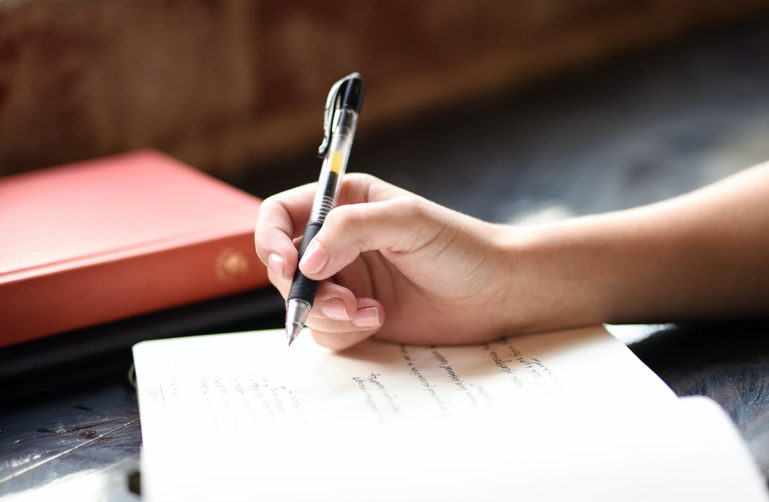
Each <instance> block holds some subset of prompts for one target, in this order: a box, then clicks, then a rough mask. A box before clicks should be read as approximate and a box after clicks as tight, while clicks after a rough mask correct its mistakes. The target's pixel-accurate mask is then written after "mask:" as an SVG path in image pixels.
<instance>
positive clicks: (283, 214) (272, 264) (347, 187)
mask: <svg viewBox="0 0 769 502" xmlns="http://www.w3.org/2000/svg"><path fill="white" fill-rule="evenodd" d="M316 187H317V184H316V183H312V184H309V185H304V186H301V187H298V188H294V189H292V190H287V191H285V192H282V193H279V194H277V195H273V196H272V197H269V198H267V199H265V200H264V202H263V203H262V206H261V207H260V208H259V217H258V219H257V222H256V228H255V230H254V244H255V246H256V254H257V255H258V256H259V259H260V260H261V261H262V263H264V264H265V265H267V266H268V267H269V268H270V269H271V270H272V271H273V272H275V274H277V275H278V276H279V277H282V278H287V277H291V276H292V275H293V272H294V269H295V268H296V258H297V251H296V246H295V245H294V243H293V242H292V239H294V238H296V237H298V236H301V235H302V232H303V231H304V225H305V224H306V223H307V220H308V219H309V215H310V210H311V209H312V201H313V198H314V196H315V189H316ZM400 193H406V192H404V191H403V190H401V189H399V188H397V187H395V186H393V185H390V184H388V183H385V182H384V181H381V180H379V179H377V178H375V177H373V176H370V175H366V174H350V175H348V176H347V177H346V178H345V180H344V183H343V184H342V189H341V192H340V195H339V203H338V205H344V204H358V203H361V202H368V201H378V200H386V199H388V198H391V197H394V196H396V195H398V194H400Z"/></svg>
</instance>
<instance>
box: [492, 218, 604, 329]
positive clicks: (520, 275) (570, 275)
mask: <svg viewBox="0 0 769 502" xmlns="http://www.w3.org/2000/svg"><path fill="white" fill-rule="evenodd" d="M501 227H502V228H501V229H500V231H499V232H498V235H499V238H498V239H497V242H496V243H495V245H496V246H497V247H498V248H499V249H500V253H501V254H502V255H503V256H504V259H503V260H502V267H501V269H502V270H503V272H502V273H501V274H500V277H501V278H502V280H503V281H505V282H506V284H507V285H508V287H507V288H505V293H506V294H505V297H504V298H503V300H502V302H503V303H504V307H503V309H502V310H503V312H504V313H505V315H504V317H503V319H501V326H502V329H503V330H504V332H505V333H504V334H515V333H528V332H538V331H549V330H556V329H566V328H571V327H578V326H587V325H594V324H600V323H602V322H606V321H607V320H609V319H610V316H611V314H610V312H611V309H612V307H611V301H612V300H611V299H612V289H613V287H612V284H613V283H615V282H616V281H617V278H616V277H613V276H611V275H610V274H608V273H607V272H608V271H609V270H610V267H606V263H605V262H604V259H605V256H602V252H603V253H605V250H602V249H600V238H598V236H597V235H596V234H594V232H593V231H592V229H591V225H590V222H589V221H587V220H586V219H574V220H567V221H564V222H559V223H553V224H546V225H535V226H501Z"/></svg>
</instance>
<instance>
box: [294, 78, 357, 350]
mask: <svg viewBox="0 0 769 502" xmlns="http://www.w3.org/2000/svg"><path fill="white" fill-rule="evenodd" d="M364 90H365V85H364V84H363V79H361V77H360V74H358V73H351V74H349V75H347V76H346V77H344V78H342V79H341V80H339V81H337V82H336V83H335V84H334V85H332V86H331V90H330V91H329V93H328V98H326V108H325V111H324V115H323V141H322V142H321V144H320V146H319V147H318V157H319V158H321V159H323V164H322V168H321V170H320V179H319V180H318V188H317V191H316V192H315V199H314V200H313V203H312V211H311V212H310V220H309V221H308V222H307V226H306V227H305V228H304V235H303V236H302V243H301V245H300V246H299V260H301V259H302V256H303V255H304V252H305V250H306V249H307V246H308V245H309V244H310V241H311V240H312V238H313V237H315V235H316V234H317V233H318V231H320V228H321V227H322V226H323V222H324V221H325V220H326V215H327V214H328V212H329V211H331V210H332V209H333V208H334V206H336V202H337V197H338V196H339V188H340V187H341V186H342V176H343V175H344V172H345V169H346V168H347V160H348V159H349V157H350V148H351V147H352V140H353V137H354V136H355V126H356V125H357V123H358V114H359V113H360V108H361V106H362V105H363V93H364ZM297 263H298V262H297ZM317 288H318V282H317V281H313V280H311V279H308V278H307V277H305V276H304V275H303V274H302V273H301V272H300V271H299V266H298V265H297V267H296V272H295V273H294V279H293V281H292V282H291V289H290V290H289V292H288V299H287V303H286V336H287V337H288V345H289V346H291V344H292V343H293V342H294V340H295V339H296V337H297V335H299V333H300V332H301V331H302V327H303V326H304V323H305V321H307V316H309V315H310V309H311V308H312V302H313V300H314V299H315V290H316V289H317Z"/></svg>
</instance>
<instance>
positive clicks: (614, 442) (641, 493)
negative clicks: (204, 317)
mask: <svg viewBox="0 0 769 502" xmlns="http://www.w3.org/2000/svg"><path fill="white" fill-rule="evenodd" d="M133 353H134V361H135V365H136V374H137V381H138V396H139V409H140V414H141V423H142V437H143V449H142V490H143V497H144V498H145V499H146V500H148V501H150V502H153V501H161V500H191V501H195V500H200V501H203V500H286V501H294V500H296V501H299V500H302V501H306V500H335V501H348V500H350V501H352V500H356V501H357V500H375V501H379V500H381V501H385V500H386V501H393V500H403V501H410V500H419V501H430V500H436V501H437V500H441V501H455V500H456V501H460V500H461V501H469V500H472V501H487V500H514V499H515V500H542V501H550V500H590V501H602V500H606V501H608V500H612V501H614V500H631V501H633V500H639V501H640V500H676V501H679V500H705V501H708V500H741V501H759V500H764V501H765V500H768V499H767V493H766V488H765V486H764V481H763V478H762V477H761V475H760V474H759V471H758V469H757V468H756V466H755V465H754V463H753V461H752V459H751V457H750V454H749V453H748V451H747V449H746V447H745V446H744V444H743V442H742V440H741V438H740V436H739V434H738V433H737V431H736V429H735V428H734V426H733V425H732V423H731V421H730V420H729V418H728V417H727V416H726V415H725V413H724V412H723V411H722V410H721V409H720V408H719V407H718V405H716V404H715V403H714V402H712V401H710V400H708V399H706V398H685V399H679V398H677V397H676V396H675V395H674V393H673V392H672V391H671V390H670V389H669V388H668V387H666V386H665V384H664V383H663V382H662V381H661V380H660V379H659V378H658V377H656V376H655V375H654V374H653V373H652V372H651V371H650V370H649V369H648V368H646V367H645V366H644V365H643V363H642V362H641V361H640V360H638V359H637V358H636V357H635V356H634V355H633V354H632V353H631V352H630V351H629V350H628V349H627V348H626V347H625V346H624V345H623V344H622V343H621V342H619V341H618V340H617V339H615V338H614V337H612V336H611V335H610V334H608V333H607V332H606V331H605V330H604V329H603V328H601V327H598V328H588V329H579V330H570V331H562V332H554V333H545V334H538V335H526V336H519V337H513V338H507V339H503V340H499V341H496V342H493V343H488V344H485V345H477V346H448V347H413V346H407V345H397V344H387V343H381V342H377V341H373V340H369V341H367V342H364V343H362V344H360V345H358V346H355V347H353V348H351V349H348V350H346V351H342V352H332V351H328V350H326V349H323V348H321V347H319V346H317V345H316V344H315V343H314V342H313V340H312V339H311V337H310V336H309V333H302V334H301V335H300V337H299V339H298V340H297V342H295V343H294V344H293V345H292V346H291V347H290V348H288V347H286V342H285V337H284V334H283V333H282V331H280V330H277V331H271V330H267V331H255V332H245V333H234V334H225V335H212V336H200V337H189V338H180V339H173V340H157V341H147V342H142V343H139V344H137V345H135V346H134V349H133Z"/></svg>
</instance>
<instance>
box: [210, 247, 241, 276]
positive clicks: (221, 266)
mask: <svg viewBox="0 0 769 502" xmlns="http://www.w3.org/2000/svg"><path fill="white" fill-rule="evenodd" d="M214 270H215V272H216V277H217V278H218V279H219V280H220V281H225V282H229V281H232V280H234V279H236V278H237V277H238V276H241V275H243V274H245V273H246V272H248V259H247V258H246V257H245V256H243V253H241V252H240V251H237V250H235V249H232V248H225V249H224V250H223V251H222V252H221V253H219V256H217V257H216V263H215V264H214Z"/></svg>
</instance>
